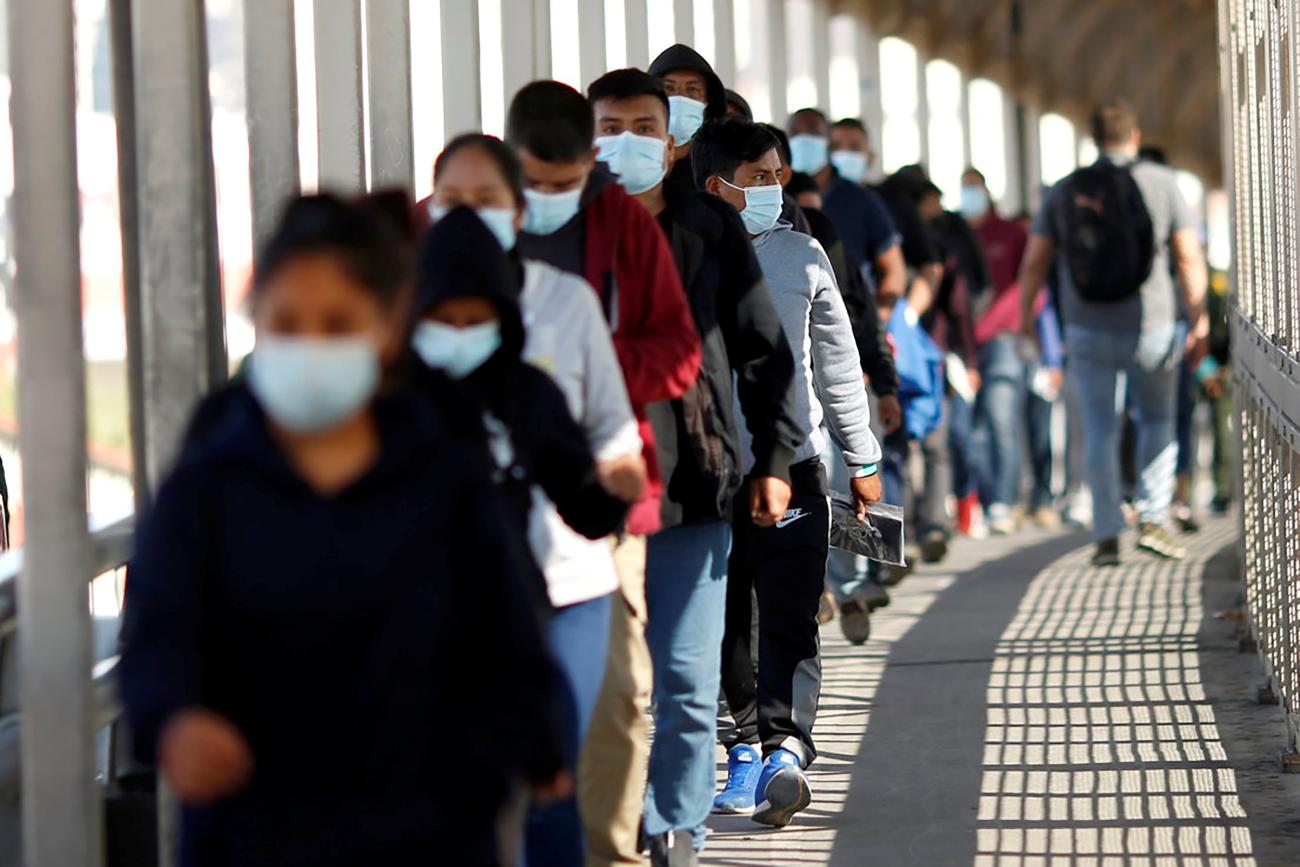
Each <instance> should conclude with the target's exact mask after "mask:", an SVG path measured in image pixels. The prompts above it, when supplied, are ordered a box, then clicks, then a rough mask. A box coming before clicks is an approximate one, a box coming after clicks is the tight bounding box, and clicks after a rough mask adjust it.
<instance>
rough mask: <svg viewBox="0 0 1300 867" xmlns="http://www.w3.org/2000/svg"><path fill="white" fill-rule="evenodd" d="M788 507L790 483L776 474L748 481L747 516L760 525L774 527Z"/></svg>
mask: <svg viewBox="0 0 1300 867" xmlns="http://www.w3.org/2000/svg"><path fill="white" fill-rule="evenodd" d="M788 508H790V483H789V482H787V481H785V480H784V479H778V478H777V477H776V476H759V477H758V478H756V479H751V480H750V482H749V516H750V518H751V519H752V520H753V522H754V523H755V524H757V525H758V526H760V527H775V526H776V522H777V521H779V520H781V518H782V517H783V516H784V515H785V510H786V509H788Z"/></svg>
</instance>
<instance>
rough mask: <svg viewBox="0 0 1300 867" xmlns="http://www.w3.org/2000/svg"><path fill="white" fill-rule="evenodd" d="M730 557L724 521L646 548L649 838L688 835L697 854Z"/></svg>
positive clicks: (707, 796)
mask: <svg viewBox="0 0 1300 867" xmlns="http://www.w3.org/2000/svg"><path fill="white" fill-rule="evenodd" d="M730 555H731V526H730V525H729V524H727V523H726V522H725V521H711V522H709V523H707V524H693V525H690V526H684V527H674V528H673V529H671V530H664V531H663V532H661V533H658V534H656V535H654V536H651V537H650V540H649V543H648V545H647V547H646V582H645V584H646V611H647V613H648V615H649V622H648V623H647V625H646V641H647V643H648V644H649V645H650V658H651V661H652V662H653V663H654V679H655V686H654V701H655V739H654V746H653V747H652V748H651V750H650V785H649V788H648V789H647V790H646V801H645V832H646V834H647V835H648V836H651V837H654V836H657V835H659V834H663V833H666V832H668V831H690V832H692V833H694V835H695V844H696V846H697V847H698V846H701V845H703V843H704V835H705V831H706V829H705V825H704V823H705V822H706V821H707V819H708V817H709V811H710V810H711V809H712V808H713V794H714V792H713V789H714V762H713V749H714V743H715V740H716V737H717V722H718V694H719V691H720V690H721V688H722V687H721V681H722V632H723V627H724V625H725V619H724V618H725V616H726V604H727V558H728V557H729V556H730ZM574 863H581V862H574Z"/></svg>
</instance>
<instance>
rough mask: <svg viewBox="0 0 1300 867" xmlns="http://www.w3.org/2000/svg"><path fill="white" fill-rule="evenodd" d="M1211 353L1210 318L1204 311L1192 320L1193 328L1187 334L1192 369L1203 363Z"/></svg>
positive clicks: (1188, 357)
mask: <svg viewBox="0 0 1300 867" xmlns="http://www.w3.org/2000/svg"><path fill="white" fill-rule="evenodd" d="M1209 351H1210V317H1209V315H1208V314H1206V312H1205V311H1204V310H1202V311H1201V312H1200V313H1199V314H1197V316H1196V317H1195V318H1194V319H1193V320H1192V327H1191V328H1190V329H1189V330H1188V332H1187V348H1186V357H1187V363H1188V364H1190V365H1191V366H1192V367H1196V365H1198V364H1200V363H1201V359H1203V358H1205V356H1206V355H1208V354H1209Z"/></svg>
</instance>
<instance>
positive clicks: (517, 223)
mask: <svg viewBox="0 0 1300 867" xmlns="http://www.w3.org/2000/svg"><path fill="white" fill-rule="evenodd" d="M524 207H525V206H524V205H522V204H518V203H517V204H516V205H515V218H514V220H512V221H511V222H512V223H513V224H514V227H515V231H516V232H518V231H519V230H520V229H522V228H523V227H524Z"/></svg>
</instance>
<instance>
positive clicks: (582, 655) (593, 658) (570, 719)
mask: <svg viewBox="0 0 1300 867" xmlns="http://www.w3.org/2000/svg"><path fill="white" fill-rule="evenodd" d="M612 598H613V597H611V596H601V597H598V598H596V599H592V600H590V601H588V602H579V603H577V604H575V605H568V606H566V607H564V608H560V609H557V610H556V611H555V613H554V614H553V615H552V616H551V622H550V624H549V625H548V628H547V633H548V635H547V637H548V644H549V645H550V648H551V655H552V656H553V657H554V659H555V663H556V665H557V666H558V667H559V669H560V672H561V674H563V675H564V686H565V695H564V696H563V698H564V704H565V710H566V713H567V719H566V720H565V722H566V723H567V730H566V731H565V744H564V753H565V760H566V761H567V762H568V763H569V764H570V766H571V767H576V766H577V761H578V750H579V749H580V747H581V746H582V741H583V738H584V737H586V734H587V726H588V724H589V723H590V722H591V713H592V710H593V709H594V708H595V707H596V697H597V696H598V695H599V694H600V685H601V682H602V681H603V680H604V679H605V657H606V656H608V655H609V630H610V625H609V619H610V614H611V610H612V609H611V599H612ZM505 640H507V641H508V640H509V636H507V637H506V638H505ZM521 724H526V723H523V722H522V721H521ZM524 851H525V855H524V863H525V864H527V865H528V867H547V865H555V867H562V865H570V864H581V863H583V860H584V858H585V857H586V856H585V853H584V845H583V831H582V820H581V819H580V818H579V817H578V801H577V799H576V798H569V799H568V800H565V801H561V802H559V803H557V804H552V805H550V806H548V807H543V808H540V809H533V810H530V811H529V814H528V824H527V826H526V828H525V831H524Z"/></svg>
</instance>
